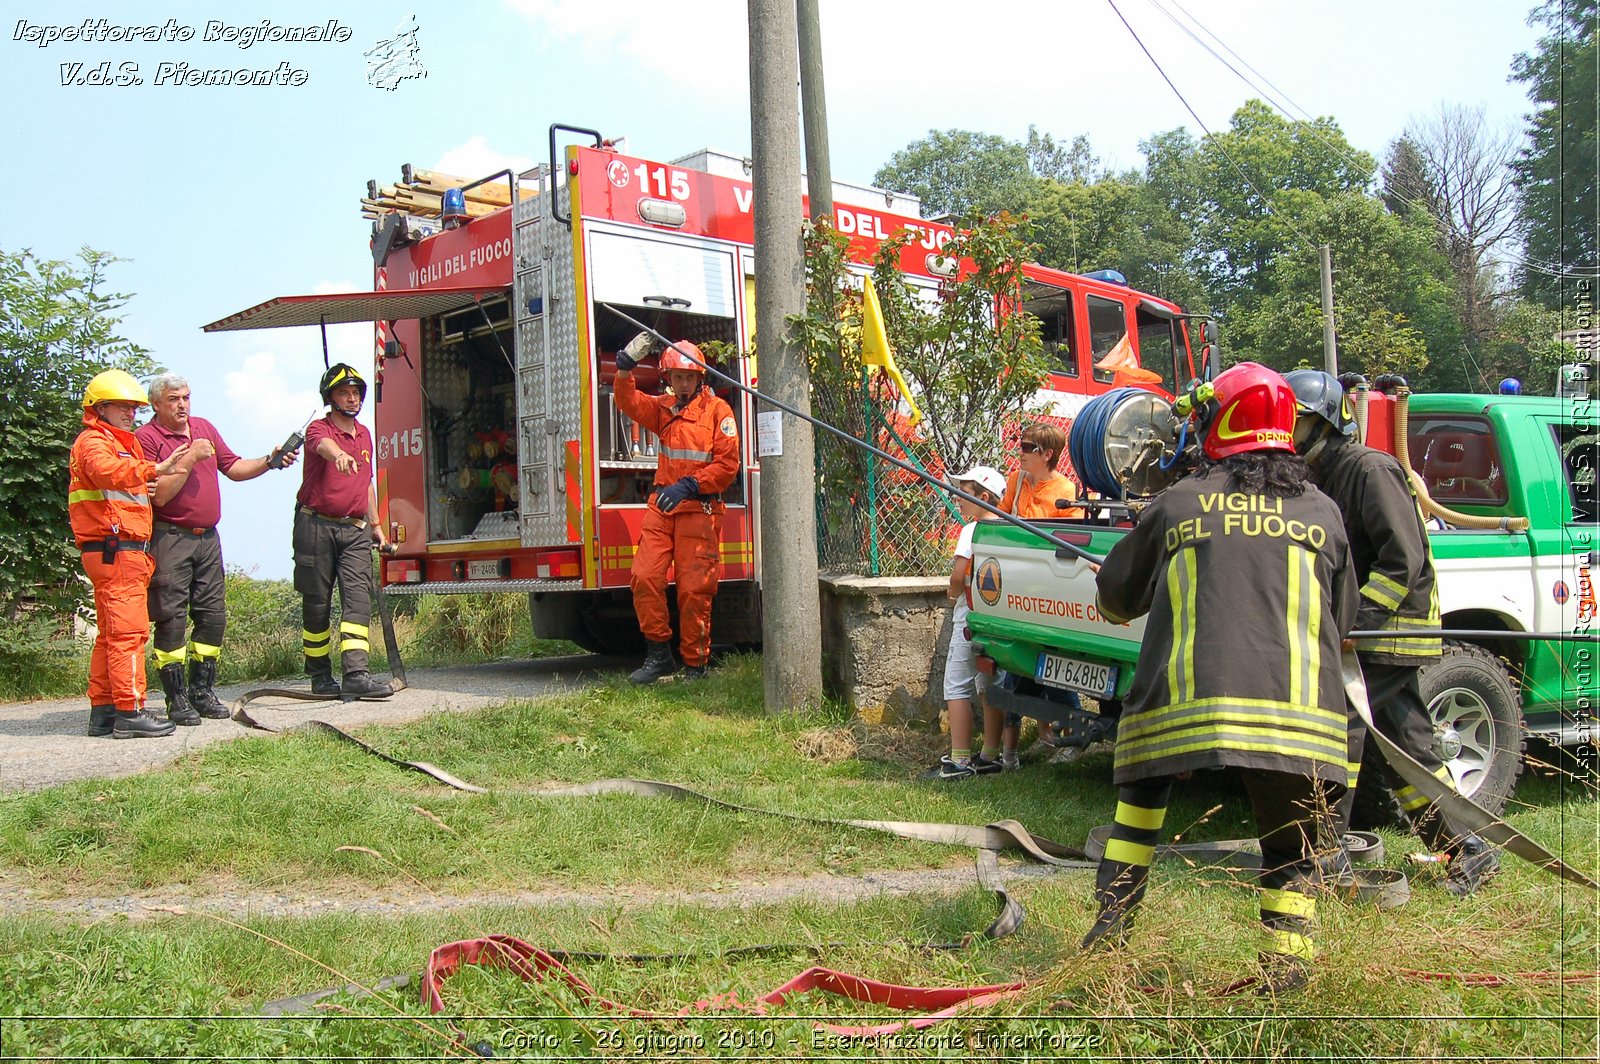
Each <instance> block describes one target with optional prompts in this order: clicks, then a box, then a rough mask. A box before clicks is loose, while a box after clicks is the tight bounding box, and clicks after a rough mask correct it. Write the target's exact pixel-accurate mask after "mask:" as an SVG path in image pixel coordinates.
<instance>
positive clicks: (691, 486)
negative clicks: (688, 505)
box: [656, 477, 700, 514]
mask: <svg viewBox="0 0 1600 1064" xmlns="http://www.w3.org/2000/svg"><path fill="white" fill-rule="evenodd" d="M699 494H700V482H699V481H698V480H696V479H695V478H694V477H679V478H678V480H677V481H675V482H674V483H671V484H668V485H667V486H666V487H664V488H662V489H661V490H660V491H658V492H656V506H657V507H658V508H659V509H660V510H661V512H662V513H664V514H670V513H671V512H672V511H673V510H676V509H677V508H678V504H679V503H680V502H683V501H684V500H685V499H692V498H694V497H695V496H696V495H699Z"/></svg>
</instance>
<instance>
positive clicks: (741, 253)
mask: <svg viewBox="0 0 1600 1064" xmlns="http://www.w3.org/2000/svg"><path fill="white" fill-rule="evenodd" d="M561 132H565V133H567V134H575V135H579V136H583V137H586V138H588V139H590V140H591V141H592V143H590V144H583V145H576V144H574V145H568V146H566V147H565V149H564V151H563V152H561V153H560V155H558V154H557V150H556V145H557V134H558V133H561ZM569 139H570V138H569ZM550 149H551V150H550V163H549V165H546V166H540V167H538V168H536V169H534V170H531V171H528V172H526V173H522V174H516V173H512V172H510V171H504V172H502V173H500V174H496V175H493V176H492V177H491V178H486V179H484V180H483V181H480V182H474V183H472V184H471V185H467V186H464V191H463V192H462V193H452V192H451V191H448V190H445V191H443V192H442V194H439V192H438V190H436V191H435V192H433V193H423V192H417V191H416V187H417V185H418V183H417V182H415V181H409V182H408V181H403V182H402V185H401V186H399V187H398V188H397V189H389V190H386V192H387V193H390V195H386V196H384V197H379V196H378V194H377V190H376V186H375V184H369V186H368V188H369V198H368V199H367V200H366V201H364V202H365V204H366V206H367V207H368V209H369V213H370V214H372V215H374V216H375V221H374V224H373V231H372V249H373V259H374V272H375V278H376V284H375V289H376V290H375V291H373V292H355V293H346V294H337V295H317V296H289V297H283V298H279V299H274V300H270V301H268V302H266V303H262V304H260V305H258V306H255V307H251V308H250V309H248V310H245V311H242V312H240V313H238V314H235V315H232V316H231V317H229V318H225V319H223V320H221V321H218V322H215V323H213V324H212V325H209V326H206V329H207V331H218V330H228V329H251V328H271V327H277V326H287V325H314V324H318V323H322V324H324V325H326V324H333V323H341V322H352V321H373V322H375V323H377V352H376V356H375V364H376V378H377V381H378V382H379V383H378V384H377V385H376V386H375V387H374V389H373V391H374V395H373V399H374V402H373V406H372V408H373V410H374V418H375V430H374V437H375V441H374V442H375V446H376V448H377V455H376V462H375V464H376V468H377V481H378V497H379V503H380V508H381V511H382V514H383V519H384V520H385V521H386V522H387V524H388V529H389V534H390V538H391V539H392V540H393V541H394V542H395V543H396V544H397V545H398V548H399V550H398V553H397V554H396V555H394V556H393V557H390V558H387V559H385V561H384V563H383V581H384V584H385V586H386V590H388V591H389V592H390V593H412V594H420V593H425V592H426V593H442V594H468V593H475V592H519V593H521V592H525V593H527V595H528V597H529V602H530V606H531V610H532V617H533V627H534V631H535V633H536V634H537V635H539V636H541V637H545V638H563V639H570V640H572V641H573V642H576V643H578V644H579V645H581V646H584V647H586V648H588V649H591V650H594V651H602V652H624V651H629V650H632V649H634V648H636V647H639V646H642V642H641V640H640V635H639V630H638V625H637V623H636V621H635V619H634V615H633V608H632V599H631V596H630V594H629V590H628V579H629V569H630V566H631V564H632V560H633V553H634V546H635V543H636V541H637V539H638V533H639V527H640V522H641V520H642V518H643V514H644V509H645V500H646V496H647V492H648V489H649V486H650V482H651V479H652V475H653V472H654V469H655V465H656V456H655V441H654V440H653V439H652V438H651V437H650V435H649V434H648V433H646V432H642V431H641V430H640V428H639V427H638V426H637V425H634V424H632V423H631V422H630V421H629V420H628V419H627V418H626V417H624V416H623V415H622V414H621V413H620V411H618V410H617V409H616V407H615V405H614V404H613V401H612V389H611V385H612V380H613V377H614V375H615V372H616V368H615V361H614V359H615V353H616V351H617V350H618V349H619V348H621V347H622V346H623V345H624V344H626V343H627V341H628V340H629V339H630V338H631V337H632V336H633V335H634V333H635V332H636V331H637V330H636V329H634V328H633V327H632V326H631V325H629V324H628V323H627V322H625V321H623V320H622V319H620V318H618V317H617V316H616V315H614V314H611V313H610V312H608V311H607V310H605V309H604V308H603V307H601V306H600V304H602V303H609V304H612V305H613V306H617V307H619V308H620V309H622V310H624V311H626V312H627V313H628V314H630V315H631V316H633V317H635V318H638V319H639V320H642V321H645V322H648V323H650V324H651V325H653V326H654V327H655V328H657V329H659V330H660V331H661V332H663V333H665V334H666V335H667V336H669V337H671V338H673V339H688V340H693V341H695V342H697V343H705V342H706V341H721V342H723V343H725V344H728V345H730V349H731V350H735V351H739V352H744V351H748V350H749V348H750V342H749V341H750V338H751V336H752V334H753V332H754V328H755V298H754V276H755V266H754V248H753V246H752V245H753V212H752V186H751V183H750V181H749V180H748V179H747V178H746V177H745V176H744V175H745V174H746V173H748V164H747V163H746V164H744V166H743V167H742V169H743V172H742V173H741V172H739V170H740V169H741V166H740V164H741V163H742V162H743V161H742V160H737V159H734V158H732V157H729V156H724V155H719V154H717V153H712V152H702V153H698V154H697V155H695V156H690V157H687V158H685V159H680V160H678V161H676V162H672V163H658V162H652V161H649V160H646V159H641V158H636V157H633V156H630V155H627V154H623V153H622V152H620V151H618V150H616V148H615V147H613V146H612V145H611V144H609V143H608V142H605V141H604V140H602V138H601V137H600V135H599V134H598V133H596V132H594V131H592V130H580V129H576V128H574V127H566V126H553V127H551V131H550ZM729 163H731V164H732V168H733V170H734V173H732V174H730V173H729V172H728V171H729V169H730V167H729V165H728V164H729ZM717 171H720V172H717ZM411 176H413V175H412V172H411V171H410V170H409V168H407V177H411ZM408 190H410V191H409V192H408ZM835 198H836V201H837V206H836V209H835V215H836V220H837V225H838V227H839V229H840V230H841V231H842V232H844V233H846V234H849V235H850V237H851V255H852V258H854V259H855V260H856V261H858V262H860V263H862V264H865V263H866V262H867V261H868V260H869V259H870V257H871V254H872V252H873V251H874V250H875V249H876V247H877V246H878V245H879V244H880V243H881V242H882V241H883V240H885V239H887V238H889V237H890V236H891V235H893V234H896V233H898V232H899V231H901V230H902V229H911V230H913V231H914V232H915V233H916V234H917V236H916V239H914V240H912V241H911V243H910V244H909V245H908V246H907V247H906V248H905V249H904V251H903V252H902V254H901V256H900V268H901V269H902V271H903V272H904V274H905V275H906V277H907V279H908V280H909V281H911V282H912V283H913V284H916V285H919V286H923V287H926V288H928V289H930V290H936V289H937V287H938V285H939V284H940V283H941V281H942V280H943V279H944V278H946V277H948V276H949V275H950V273H951V267H952V265H953V263H952V260H950V259H949V258H947V257H945V256H942V255H940V252H941V251H942V250H943V249H944V247H945V246H946V244H947V243H948V242H949V241H950V239H951V237H952V236H953V232H952V230H951V229H950V228H949V227H948V226H945V225H941V224H938V223H935V222H931V221H926V220H923V219H921V218H920V217H919V216H918V204H917V201H916V200H915V199H914V198H912V197H907V196H899V195H896V194H892V193H885V192H884V191H882V190H878V189H867V188H862V187H860V186H846V185H839V186H836V191H835ZM885 203H887V204H888V205H892V206H898V207H899V208H900V212H899V213H892V212H891V211H890V210H889V209H886V208H885V207H880V206H879V204H885ZM498 204H504V205H503V206H499V205H498ZM864 268H865V267H864V266H863V269H864ZM1027 277H1028V286H1027V290H1026V291H1025V292H1024V293H1023V294H1022V299H1021V306H1022V307H1023V309H1025V310H1027V311H1028V312H1030V313H1032V314H1034V315H1036V316H1037V317H1038V318H1039V319H1040V320H1041V323H1042V325H1041V328H1042V334H1043V337H1044V340H1045V343H1046V345H1047V347H1048V348H1049V349H1051V350H1053V351H1055V352H1056V354H1057V357H1058V359H1059V372H1058V373H1056V374H1054V375H1053V378H1052V381H1051V387H1050V389H1049V390H1048V391H1047V392H1046V393H1045V396H1044V397H1045V398H1046V399H1047V400H1048V401H1049V402H1050V404H1051V411H1050V412H1051V413H1053V414H1055V415H1057V416H1059V417H1062V418H1070V417H1071V416H1072V415H1073V414H1074V413H1075V412H1076V411H1077V410H1078V409H1079V408H1081V406H1082V405H1083V403H1085V402H1087V400H1088V399H1089V398H1090V397H1092V396H1093V395H1096V394H1099V393H1100V392H1103V391H1105V390H1107V389H1108V388H1110V387H1111V386H1112V374H1111V373H1110V372H1107V371H1102V370H1097V369H1095V367H1094V363H1095V362H1096V361H1097V360H1100V359H1103V358H1104V356H1105V355H1107V354H1108V353H1110V352H1111V351H1113V349H1115V348H1116V347H1117V345H1118V344H1119V343H1122V342H1123V341H1124V340H1125V339H1126V341H1127V344H1131V345H1132V348H1133V351H1134V353H1135V355H1136V356H1137V357H1138V358H1139V359H1140V361H1141V362H1142V363H1143V366H1144V368H1146V369H1150V370H1154V371H1155V372H1157V373H1159V374H1160V375H1161V384H1160V387H1162V388H1164V389H1165V390H1166V391H1167V392H1171V391H1172V390H1174V388H1175V387H1176V386H1177V385H1178V384H1181V383H1183V382H1185V381H1187V380H1188V379H1190V378H1191V377H1192V376H1194V364H1193V359H1192V357H1191V354H1190V347H1189V339H1188V332H1187V329H1186V326H1185V321H1184V318H1183V316H1182V314H1181V312H1180V311H1179V309H1178V308H1177V307H1176V306H1175V305H1173V304H1172V303H1169V302H1166V301H1164V300H1161V299H1158V298H1156V297H1154V296H1150V295H1144V294H1141V293H1139V292H1136V291H1134V290H1132V289H1130V288H1129V287H1128V286H1127V285H1126V284H1125V283H1121V279H1120V277H1118V276H1116V275H1096V276H1088V277H1085V276H1079V275H1074V274H1068V273H1063V272H1060V271H1056V270H1050V269H1046V268H1044V267H1033V266H1030V267H1028V269H1027ZM1125 346H1126V345H1125ZM719 368H720V369H722V370H723V371H724V372H726V373H728V374H729V375H730V376H732V377H734V378H735V379H737V380H740V381H742V382H745V383H747V384H749V385H751V386H755V385H756V383H757V381H756V365H755V361H754V360H753V359H751V358H747V357H743V356H742V355H741V356H739V357H735V358H733V359H732V360H731V364H727V365H723V366H720V367H719ZM638 376H639V377H640V378H641V384H642V385H643V386H645V387H647V388H650V387H653V386H655V384H656V382H655V380H654V377H653V373H652V372H650V369H649V367H648V366H644V367H641V368H640V370H639V371H638ZM723 394H724V397H725V398H726V399H727V400H728V401H729V403H730V404H731V405H732V407H733V410H734V413H735V416H736V417H737V419H738V421H739V426H740V447H741V451H742V463H741V465H742V471H741V475H740V476H739V478H738V479H737V480H735V482H734V484H733V485H732V487H730V488H729V489H728V491H727V493H726V494H725V499H726V502H727V516H726V518H725V520H724V522H723V537H724V540H723V544H722V565H723V568H722V583H721V586H720V589H719V591H718V597H717V601H716V604H715V606H714V609H713V611H712V617H713V623H714V626H715V628H714V631H713V639H714V640H715V641H716V642H718V643H755V642H759V640H760V632H761V626H760V594H759V586H760V579H761V541H760V531H759V530H760V524H759V521H758V520H757V516H758V515H757V512H756V511H757V506H758V499H759V491H758V484H759V478H760V463H759V462H758V460H757V457H756V449H755V441H754V439H753V436H754V434H753V432H752V431H750V430H751V428H752V426H753V425H754V423H755V422H754V416H753V415H754V410H753V402H752V400H750V399H749V398H748V397H746V396H745V395H744V394H743V393H739V392H736V391H734V390H732V389H727V390H726V391H725V392H724V393H723Z"/></svg>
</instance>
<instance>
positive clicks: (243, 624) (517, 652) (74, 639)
mask: <svg viewBox="0 0 1600 1064" xmlns="http://www.w3.org/2000/svg"><path fill="white" fill-rule="evenodd" d="M393 601H394V614H395V617H394V623H395V638H396V640H397V642H398V643H399V646H400V653H401V656H402V657H404V659H405V662H406V665H407V666H409V667H414V668H423V667H428V666H441V665H463V664H471V663H474V662H480V661H492V660H494V659H496V658H506V657H552V656H555V655H558V654H575V653H581V651H580V650H579V649H578V648H577V647H575V646H573V645H572V644H570V643H565V642H560V641H555V640H544V639H535V638H534V635H533V626H532V623H531V621H530V620H529V617H528V600H527V597H526V596H524V595H509V594H508V595H502V594H494V595H439V596H434V595H425V596H421V597H419V598H414V599H413V598H402V599H395V600H393ZM227 609H228V634H227V637H226V638H225V639H224V641H223V650H222V658H221V660H220V662H219V664H218V667H217V679H218V681H219V682H220V683H224V684H238V683H251V682H255V681H260V680H272V679H282V678H292V677H296V676H299V675H300V674H301V673H302V670H303V666H304V662H305V659H304V658H303V657H302V654H301V640H300V630H301V629H300V625H301V618H300V595H299V594H298V593H297V592H296V591H295V589H294V585H293V584H292V583H291V582H290V581H287V580H258V579H256V578H254V577H252V576H251V575H250V574H249V573H248V572H246V571H245V570H243V569H230V570H228V573H227ZM373 613H374V616H373V619H372V637H373V638H372V667H373V669H374V670H376V671H380V672H381V671H384V670H386V669H388V667H389V663H388V656H387V654H386V653H385V650H384V645H383V637H382V634H381V629H380V627H379V622H378V619H377V616H376V614H377V611H376V609H374V611H373ZM333 629H334V631H335V632H337V631H338V630H339V608H338V604H337V595H335V605H334V614H333ZM90 647H91V641H90V639H89V638H87V637H85V636H82V635H80V634H74V633H73V632H72V631H71V629H70V626H65V625H63V624H62V623H61V622H60V621H59V620H58V619H55V618H48V617H43V616H39V615H33V616H29V617H24V618H22V619H20V620H14V621H5V620H0V701H21V700H27V699H34V698H69V697H71V696H73V695H76V694H82V693H83V692H84V691H85V690H87V688H88V686H89V652H90ZM335 654H337V647H335ZM335 661H337V657H336V658H335ZM148 679H149V683H150V689H151V690H152V691H158V690H160V679H159V677H158V676H157V675H156V670H155V664H154V661H153V660H151V661H150V662H149V665H148Z"/></svg>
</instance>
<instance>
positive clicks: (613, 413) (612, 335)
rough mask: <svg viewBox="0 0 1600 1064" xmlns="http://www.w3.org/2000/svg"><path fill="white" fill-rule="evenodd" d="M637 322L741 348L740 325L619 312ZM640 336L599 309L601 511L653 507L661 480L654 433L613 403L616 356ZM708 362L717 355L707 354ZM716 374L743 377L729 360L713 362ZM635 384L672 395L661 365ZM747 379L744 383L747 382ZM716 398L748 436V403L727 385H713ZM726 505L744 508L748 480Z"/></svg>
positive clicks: (712, 318) (649, 367)
mask: <svg viewBox="0 0 1600 1064" xmlns="http://www.w3.org/2000/svg"><path fill="white" fill-rule="evenodd" d="M618 309H619V310H622V311H624V312H625V313H627V314H628V315H630V316H631V317H633V318H636V319H637V320H639V321H642V322H644V323H645V324H647V325H650V326H651V327H652V328H654V329H656V330H657V331H659V332H660V333H661V334H662V335H664V336H667V337H670V338H671V339H673V340H688V341H691V342H692V343H694V344H696V345H700V346H702V347H703V346H704V345H707V344H711V343H713V342H716V343H721V344H727V345H729V347H728V350H730V351H731V350H733V349H734V345H736V343H737V339H738V338H737V335H736V331H735V323H734V319H732V318H727V317H720V316H716V315H711V314H695V313H691V312H688V311H682V310H663V309H662V308H660V307H650V306H645V307H632V306H622V307H619V308H618ZM637 333H638V330H636V329H635V328H634V327H633V326H631V325H629V324H628V323H627V322H625V321H623V320H622V319H621V318H618V317H617V316H616V315H614V314H612V313H610V312H609V311H607V310H605V309H604V308H603V307H598V306H597V307H596V308H595V350H596V357H597V359H598V370H599V374H598V376H599V383H600V388H599V396H600V401H599V403H598V421H599V426H598V427H599V433H598V435H597V436H596V445H597V450H598V458H599V465H600V494H599V499H598V501H599V502H600V504H601V505H627V504H633V505H640V504H643V503H644V502H646V501H647V499H648V496H649V492H650V485H651V483H652V482H653V481H654V479H655V469H656V454H657V448H658V446H659V442H658V441H657V440H656V438H655V436H654V434H653V433H650V432H648V431H646V430H645V429H643V428H641V427H640V426H638V425H636V424H634V423H633V421H632V420H631V419H629V418H628V416H627V415H626V414H624V413H622V411H620V410H618V409H617V406H616V401H615V399H614V398H613V390H614V388H615V382H616V375H617V362H616V353H617V352H618V351H620V350H621V349H622V348H623V347H625V346H626V345H627V343H628V341H629V340H631V339H633V337H634V336H635V335H637ZM706 354H707V355H708V356H710V355H711V352H710V351H707V352H706ZM712 365H713V367H714V368H716V369H718V370H720V371H722V372H724V373H727V374H729V375H730V376H735V377H737V376H738V375H739V373H740V370H739V367H738V366H736V365H730V364H729V363H728V360H727V357H724V358H723V359H722V360H721V361H717V360H715V359H713V360H712ZM633 373H634V381H635V383H637V384H638V386H639V388H640V390H641V391H643V392H646V393H648V394H651V395H661V394H664V393H665V392H666V389H667V385H666V381H665V380H664V379H663V376H662V374H661V373H659V372H658V371H657V370H656V360H655V359H650V360H649V361H648V362H646V363H644V364H642V365H640V366H639V367H638V368H637V369H635V370H634V371H633ZM741 379H742V378H741ZM712 386H713V388H714V389H715V391H716V393H717V394H718V395H720V396H721V397H722V398H724V399H726V400H727V401H728V405H729V406H731V407H732V408H733V411H734V418H735V419H736V420H738V421H739V422H740V424H739V433H740V437H741V439H742V438H743V436H744V432H745V427H744V425H743V424H742V421H743V419H742V417H741V411H742V409H743V403H741V402H740V399H739V396H738V394H737V393H736V392H735V390H734V389H733V388H730V387H728V385H727V384H726V383H723V384H720V385H719V384H717V383H716V382H715V381H712ZM722 498H723V501H724V502H726V503H728V504H730V505H740V504H743V503H744V501H745V498H744V478H743V477H737V478H735V479H734V482H733V484H732V485H730V486H729V488H728V490H727V491H725V492H723V494H722Z"/></svg>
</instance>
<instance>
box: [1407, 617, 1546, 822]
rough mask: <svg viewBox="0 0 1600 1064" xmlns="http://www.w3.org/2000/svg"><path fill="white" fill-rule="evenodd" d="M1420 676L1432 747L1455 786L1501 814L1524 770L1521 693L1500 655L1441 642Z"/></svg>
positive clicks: (1485, 806) (1482, 649)
mask: <svg viewBox="0 0 1600 1064" xmlns="http://www.w3.org/2000/svg"><path fill="white" fill-rule="evenodd" d="M1419 679H1420V681H1421V687H1422V700H1423V701H1424V702H1425V703H1427V706H1428V714H1429V716H1431V717H1432V718H1433V735H1434V746H1433V748H1434V751H1435V752H1436V753H1437V754H1438V755H1439V756H1440V757H1441V758H1442V759H1443V760H1444V763H1445V767H1446V768H1448V769H1449V770H1450V776H1451V778H1452V779H1453V780H1454V781H1455V785H1456V789H1457V790H1459V791H1460V792H1461V793H1462V794H1464V795H1466V796H1467V797H1468V798H1471V799H1472V800H1473V801H1474V802H1476V803H1477V804H1478V805H1480V806H1482V807H1483V808H1484V809H1487V810H1488V811H1489V812H1491V813H1499V812H1500V810H1501V809H1502V808H1504V807H1505V804H1506V799H1508V798H1510V797H1511V792H1512V790H1514V789H1515V788H1516V785H1517V776H1518V775H1520V774H1521V772H1522V751H1523V748H1524V746H1525V745H1526V741H1525V739H1524V736H1523V731H1522V693H1521V692H1520V691H1519V690H1518V689H1517V685H1516V684H1515V683H1513V682H1512V680H1511V676H1510V674H1509V673H1508V672H1507V671H1506V667H1505V665H1504V664H1503V663H1502V662H1501V661H1500V659H1499V658H1497V657H1495V656H1494V655H1493V654H1491V653H1489V652H1488V651H1487V650H1485V649H1484V648H1483V647H1479V646H1473V645H1472V644H1471V643H1454V642H1447V643H1445V645H1444V657H1443V658H1442V659H1440V660H1439V661H1437V662H1435V663H1434V664H1432V665H1429V666H1427V667H1426V668H1424V669H1423V670H1422V675H1421V677H1420V678H1419Z"/></svg>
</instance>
